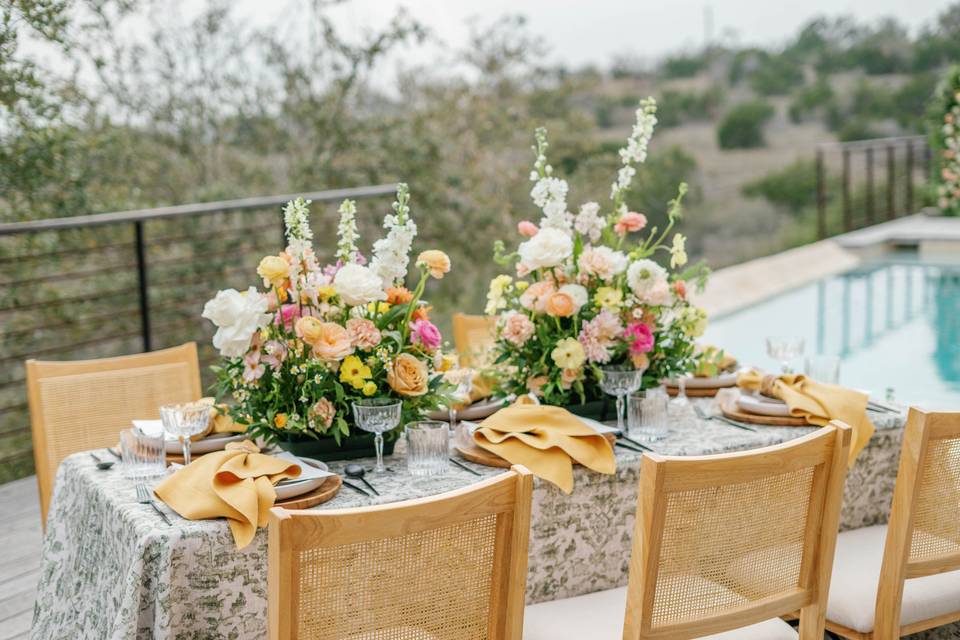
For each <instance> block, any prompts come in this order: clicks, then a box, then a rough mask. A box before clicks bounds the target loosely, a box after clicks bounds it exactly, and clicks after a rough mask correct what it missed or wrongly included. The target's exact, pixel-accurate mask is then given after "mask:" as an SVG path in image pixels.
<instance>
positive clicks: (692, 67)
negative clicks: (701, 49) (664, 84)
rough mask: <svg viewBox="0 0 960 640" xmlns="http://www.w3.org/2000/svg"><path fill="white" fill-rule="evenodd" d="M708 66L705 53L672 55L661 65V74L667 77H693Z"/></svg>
mask: <svg viewBox="0 0 960 640" xmlns="http://www.w3.org/2000/svg"><path fill="white" fill-rule="evenodd" d="M706 66H707V61H706V58H705V57H704V56H703V55H694V56H685V55H679V56H671V57H669V58H667V59H665V60H664V61H663V64H661V65H660V74H661V75H662V76H664V77H665V78H692V77H693V76H695V75H697V74H698V73H700V72H701V71H702V70H703V69H704V67H706Z"/></svg>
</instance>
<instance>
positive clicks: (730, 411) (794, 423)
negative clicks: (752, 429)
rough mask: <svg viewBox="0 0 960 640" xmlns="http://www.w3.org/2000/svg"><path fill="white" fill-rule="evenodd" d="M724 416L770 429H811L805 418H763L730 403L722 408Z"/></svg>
mask: <svg viewBox="0 0 960 640" xmlns="http://www.w3.org/2000/svg"><path fill="white" fill-rule="evenodd" d="M720 410H721V411H722V412H723V415H725V416H726V417H728V418H730V419H731V420H736V421H737V422H746V423H747V424H760V425H765V426H768V427H810V426H815V425H811V424H810V423H809V422H807V421H806V419H804V418H795V417H793V416H761V415H759V414H756V413H747V412H746V411H741V410H740V408H739V407H736V406H734V405H732V404H730V403H725V404H723V405H722V406H721V407H720Z"/></svg>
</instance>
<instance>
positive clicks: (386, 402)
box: [353, 398, 403, 473]
mask: <svg viewBox="0 0 960 640" xmlns="http://www.w3.org/2000/svg"><path fill="white" fill-rule="evenodd" d="M402 409H403V402H402V401H400V400H394V399H393V398H364V399H363V400H357V401H356V402H354V403H353V417H354V419H355V420H356V422H357V426H358V427H360V428H361V429H363V430H364V431H367V432H369V433H372V434H373V446H374V448H375V449H376V450H377V466H376V467H374V469H373V471H374V472H375V473H383V472H384V471H386V470H387V468H386V467H385V466H383V434H384V433H386V432H387V431H390V430H391V429H393V428H395V427H396V426H397V425H399V424H400V414H401V410H402Z"/></svg>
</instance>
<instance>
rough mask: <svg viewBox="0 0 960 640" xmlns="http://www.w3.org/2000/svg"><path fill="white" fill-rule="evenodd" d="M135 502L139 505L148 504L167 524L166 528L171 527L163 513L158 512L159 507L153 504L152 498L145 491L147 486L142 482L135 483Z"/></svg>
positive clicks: (148, 491) (168, 519)
mask: <svg viewBox="0 0 960 640" xmlns="http://www.w3.org/2000/svg"><path fill="white" fill-rule="evenodd" d="M137 502H139V503H140V504H149V505H150V506H151V507H153V510H154V511H156V512H157V513H159V514H160V517H161V518H163V521H164V522H166V523H167V526H173V524H172V523H171V522H170V518H168V517H167V514H165V513H164V512H163V511H161V510H160V507H158V506H157V503H156V502H154V500H153V498H152V497H151V496H150V490H149V489H147V485H145V484H144V483H142V482H139V483H137Z"/></svg>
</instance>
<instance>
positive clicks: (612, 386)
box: [600, 365, 646, 433]
mask: <svg viewBox="0 0 960 640" xmlns="http://www.w3.org/2000/svg"><path fill="white" fill-rule="evenodd" d="M644 371H646V369H635V368H633V367H632V366H631V365H611V366H609V367H601V368H600V388H601V389H603V391H604V393H607V394H609V395H611V396H616V397H617V429H619V430H620V431H621V433H623V432H624V427H623V409H624V404H625V400H626V397H627V396H628V395H630V394H631V393H633V392H635V391H637V390H638V389H640V387H641V386H642V384H643V372H644Z"/></svg>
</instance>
